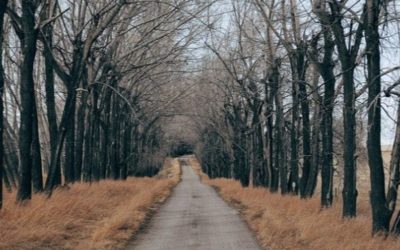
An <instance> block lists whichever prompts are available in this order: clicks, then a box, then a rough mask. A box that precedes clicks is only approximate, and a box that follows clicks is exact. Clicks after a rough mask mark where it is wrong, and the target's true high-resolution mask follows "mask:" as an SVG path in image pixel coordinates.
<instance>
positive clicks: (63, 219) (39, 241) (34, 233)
mask: <svg viewBox="0 0 400 250" xmlns="http://www.w3.org/2000/svg"><path fill="white" fill-rule="evenodd" d="M164 168H165V169H164V170H163V171H162V172H161V173H160V176H158V178H130V179H128V180H127V181H101V182H99V183H95V184H91V185H90V184H85V183H79V184H74V185H71V186H70V188H68V189H66V188H64V189H59V190H56V191H55V192H54V194H53V196H52V197H51V199H46V197H44V196H43V195H35V196H34V197H33V199H32V201H30V202H29V203H27V204H25V205H24V206H20V205H17V204H15V202H14V201H15V194H14V193H11V194H9V193H6V194H5V207H4V209H3V210H2V211H1V212H0V232H1V233H0V249H120V248H123V247H124V246H125V244H126V243H127V241H128V240H129V239H131V238H132V236H133V234H134V233H135V232H137V231H138V230H139V228H140V225H141V224H142V223H143V222H144V221H145V219H146V216H147V215H148V214H149V212H151V210H152V209H153V210H154V209H155V208H156V207H157V206H159V204H160V203H161V202H162V201H164V200H165V199H166V198H167V197H168V196H169V194H170V193H171V190H172V188H173V187H174V186H175V185H176V184H177V183H178V182H179V179H180V167H179V163H178V161H177V160H172V159H167V160H166V164H165V166H164Z"/></svg>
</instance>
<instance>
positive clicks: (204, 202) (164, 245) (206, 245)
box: [128, 159, 260, 250]
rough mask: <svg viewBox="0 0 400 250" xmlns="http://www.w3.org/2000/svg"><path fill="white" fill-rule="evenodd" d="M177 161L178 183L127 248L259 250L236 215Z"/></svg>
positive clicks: (156, 249) (145, 249)
mask: <svg viewBox="0 0 400 250" xmlns="http://www.w3.org/2000/svg"><path fill="white" fill-rule="evenodd" d="M181 162H183V164H181V165H182V181H181V182H180V183H179V184H178V185H177V186H176V187H175V190H174V192H173V194H172V196H171V197H170V198H169V199H168V201H167V202H166V203H165V204H164V205H163V206H162V207H161V209H160V210H159V211H158V212H157V214H156V215H154V217H153V218H152V220H151V221H150V224H149V225H148V227H147V228H146V229H145V230H144V231H143V232H142V233H140V234H139V235H138V236H137V237H136V240H135V241H134V242H132V243H131V244H130V245H129V246H128V249H135V250H161V249H162V250H183V249H185V250H186V249H187V250H197V249H201V250H214V249H215V250H222V249H230V250H235V249H237V250H246V249H260V247H259V246H258V244H257V241H256V240H255V238H254V237H253V235H252V233H251V232H250V230H249V229H248V227H247V225H246V224H245V223H244V222H243V221H242V219H241V218H240V217H239V215H238V212H237V211H236V210H234V209H233V208H231V207H230V206H228V205H227V204H226V203H225V202H224V201H223V200H222V199H221V198H220V197H219V196H218V195H217V193H216V192H215V191H214V190H213V189H212V188H211V187H209V186H207V185H205V184H202V183H201V182H200V180H199V177H198V175H197V174H196V173H195V172H194V171H193V169H192V168H191V167H190V166H188V165H186V164H185V162H186V161H185V160H184V159H182V160H181Z"/></svg>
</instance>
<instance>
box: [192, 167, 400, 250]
mask: <svg viewBox="0 0 400 250" xmlns="http://www.w3.org/2000/svg"><path fill="white" fill-rule="evenodd" d="M191 161H192V162H191V164H192V166H193V168H194V169H195V170H196V172H197V173H199V174H200V177H201V179H202V181H203V182H204V183H206V184H209V185H211V186H212V187H214V188H215V189H216V190H217V192H218V193H219V195H220V196H221V197H222V198H223V199H224V200H225V201H226V202H228V203H229V204H231V205H232V206H233V207H235V208H236V209H237V210H239V211H240V213H241V215H242V217H243V218H244V219H245V221H246V222H247V224H248V225H249V227H250V228H251V229H252V230H253V231H254V232H255V235H256V236H257V238H258V240H259V242H260V245H261V246H262V247H263V248H264V249H279V250H281V249H318V250H320V249H332V250H333V249H363V250H375V249H388V250H391V249H393V250H394V249H399V246H400V239H396V238H393V237H388V238H384V237H379V236H377V237H371V214H370V213H371V212H370V208H369V204H368V202H366V201H364V200H363V201H360V202H359V204H358V215H357V218H355V219H352V220H343V219H341V209H342V208H341V204H339V202H336V203H335V204H334V206H333V207H332V208H330V209H325V210H321V208H320V203H319V199H318V198H312V199H308V200H301V199H299V198H297V197H292V196H281V195H280V194H272V193H270V192H269V191H268V190H266V189H265V188H252V187H249V188H243V187H242V186H241V185H240V183H239V182H238V181H235V180H230V179H212V180H211V179H209V178H208V177H207V176H206V175H205V174H204V173H202V172H201V168H200V165H199V163H198V162H197V160H196V159H192V160H191Z"/></svg>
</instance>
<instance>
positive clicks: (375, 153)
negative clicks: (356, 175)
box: [365, 0, 392, 234]
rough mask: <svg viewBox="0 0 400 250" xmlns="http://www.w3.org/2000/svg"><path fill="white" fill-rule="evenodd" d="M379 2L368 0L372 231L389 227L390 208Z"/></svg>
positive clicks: (369, 146) (377, 0) (367, 32)
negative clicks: (384, 146) (383, 145)
mask: <svg viewBox="0 0 400 250" xmlns="http://www.w3.org/2000/svg"><path fill="white" fill-rule="evenodd" d="M379 13H380V1H379V0H367V20H368V21H367V22H366V27H365V40H366V44H367V62H368V63H367V65H368V78H367V84H368V107H369V109H368V138H367V149H368V165H369V169H370V179H371V191H370V201H371V208H372V233H373V234H375V233H378V232H380V231H384V232H387V231H388V230H389V224H390V218H391V215H392V214H391V211H390V210H389V208H388V207H387V205H386V197H385V174H384V171H383V160H382V151H381V98H380V94H381V75H380V74H381V65H380V51H379V48H380V45H379V40H380V37H379Z"/></svg>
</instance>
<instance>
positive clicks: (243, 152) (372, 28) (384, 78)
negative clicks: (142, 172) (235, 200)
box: [197, 0, 400, 233]
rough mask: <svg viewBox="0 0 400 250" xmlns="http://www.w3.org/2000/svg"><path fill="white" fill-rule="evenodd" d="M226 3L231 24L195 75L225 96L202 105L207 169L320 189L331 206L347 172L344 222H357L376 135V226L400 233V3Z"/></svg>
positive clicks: (303, 193) (290, 189)
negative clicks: (337, 179) (397, 57)
mask: <svg viewBox="0 0 400 250" xmlns="http://www.w3.org/2000/svg"><path fill="white" fill-rule="evenodd" d="M228 2H229V3H227V1H225V4H228V5H229V6H230V8H231V10H232V14H231V15H230V16H229V19H230V24H231V25H230V26H229V27H226V26H224V25H222V27H221V28H222V29H225V31H226V29H227V31H226V32H220V30H218V32H216V31H211V32H210V35H209V38H208V40H207V42H206V46H207V47H208V49H209V51H210V53H209V55H208V56H207V58H206V59H205V60H206V61H205V62H204V65H203V72H202V73H201V74H199V75H198V76H197V78H198V79H199V81H202V82H205V83H208V84H209V85H208V88H209V89H208V91H210V89H212V92H214V95H215V97H214V99H217V100H219V101H218V102H213V104H212V105H207V104H208V103H209V100H207V98H206V99H204V98H203V100H202V97H199V102H202V103H203V105H197V106H200V107H201V108H200V109H198V111H197V112H198V114H199V117H202V118H198V119H199V120H198V121H199V124H200V123H204V124H202V125H199V126H198V130H199V134H200V135H201V141H200V143H199V144H198V146H197V154H198V155H199V158H200V160H201V162H202V166H203V169H204V171H205V172H206V173H208V175H209V176H211V177H233V178H235V179H238V180H240V182H241V183H242V185H243V186H248V185H249V184H250V182H252V184H253V185H254V186H263V187H267V188H269V189H270V190H271V191H272V192H277V191H278V190H280V192H281V193H282V194H293V195H300V197H302V198H309V197H312V196H313V195H315V194H316V193H320V196H321V206H322V207H330V206H331V205H332V202H333V194H334V193H333V192H334V190H333V184H334V183H333V182H334V181H333V180H334V172H335V170H337V171H341V172H342V173H343V176H342V178H343V179H342V180H341V181H342V182H343V192H342V201H343V217H345V218H351V217H355V216H356V207H357V206H356V204H357V195H358V191H357V185H356V180H357V167H356V165H357V162H358V161H359V160H360V159H361V158H363V154H362V152H361V151H362V148H365V146H364V142H365V139H366V151H367V155H366V156H367V159H368V166H369V169H370V186H371V190H370V202H371V208H372V225H373V227H372V228H373V233H378V232H382V231H383V232H389V231H390V230H392V231H394V232H399V228H397V225H398V223H397V220H398V214H397V213H395V211H396V210H395V209H396V201H397V190H398V184H399V181H400V179H399V167H400V165H399V164H400V162H399V156H400V155H399V154H400V151H399V145H400V135H399V131H400V120H399V115H400V113H399V112H400V109H398V113H399V114H398V115H397V120H395V121H396V124H397V125H396V136H395V139H394V143H393V150H392V157H391V161H390V166H389V169H390V170H389V176H386V177H385V173H384V163H383V159H382V153H381V144H382V143H381V134H382V133H381V123H382V121H383V122H386V123H387V120H389V118H391V114H392V113H394V111H395V110H396V108H391V109H389V111H388V112H387V114H388V117H389V118H388V117H386V118H385V119H383V120H382V115H381V112H382V110H385V111H386V109H384V106H382V100H383V99H385V100H386V102H387V103H390V104H391V105H393V103H400V102H399V100H398V96H399V95H398V92H397V91H396V87H397V86H398V85H399V81H398V80H396V73H398V72H396V71H397V70H398V69H399V67H398V66H393V60H394V58H393V57H392V56H391V55H393V54H394V53H397V52H398V49H399V39H398V37H397V35H396V36H393V35H392V34H398V32H399V30H398V27H397V25H398V22H399V20H398V15H397V14H396V13H397V12H396V11H397V9H398V3H396V2H395V1H383V0H364V1H337V0H334V1H325V0H315V1H309V2H304V1H297V0H290V1H286V0H279V1H278V0H266V1H265V0H249V1H238V0H231V1H228ZM221 33H222V35H221ZM383 37H385V38H383ZM381 58H384V60H382V59H381ZM388 60H389V62H390V63H388V62H387V61H388ZM381 61H382V62H383V63H382V62H381ZM382 64H383V65H384V66H382ZM210 65H212V67H210ZM393 79H395V80H393ZM383 84H384V88H383V87H382V85H383ZM208 96H209V95H208ZM389 97H391V98H389ZM396 106H397V105H396ZM364 114H366V115H365V116H366V117H367V121H366V122H367V129H366V133H363V130H362V129H361V127H362V126H363V124H364V120H363V119H362V117H363V116H364ZM204 117H206V118H207V119H203V118H204ZM360 117H361V118H360ZM393 119H396V117H393ZM393 134H394V133H393ZM319 175H320V180H321V189H320V191H319V190H317V180H318V179H319V178H318V176H319ZM386 178H388V185H389V186H388V187H389V188H388V189H386V187H385V185H386V181H385V179H386ZM317 191H318V192H317ZM392 217H395V218H397V219H396V220H393V221H396V223H394V224H392V225H391V224H390V222H391V220H392Z"/></svg>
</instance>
